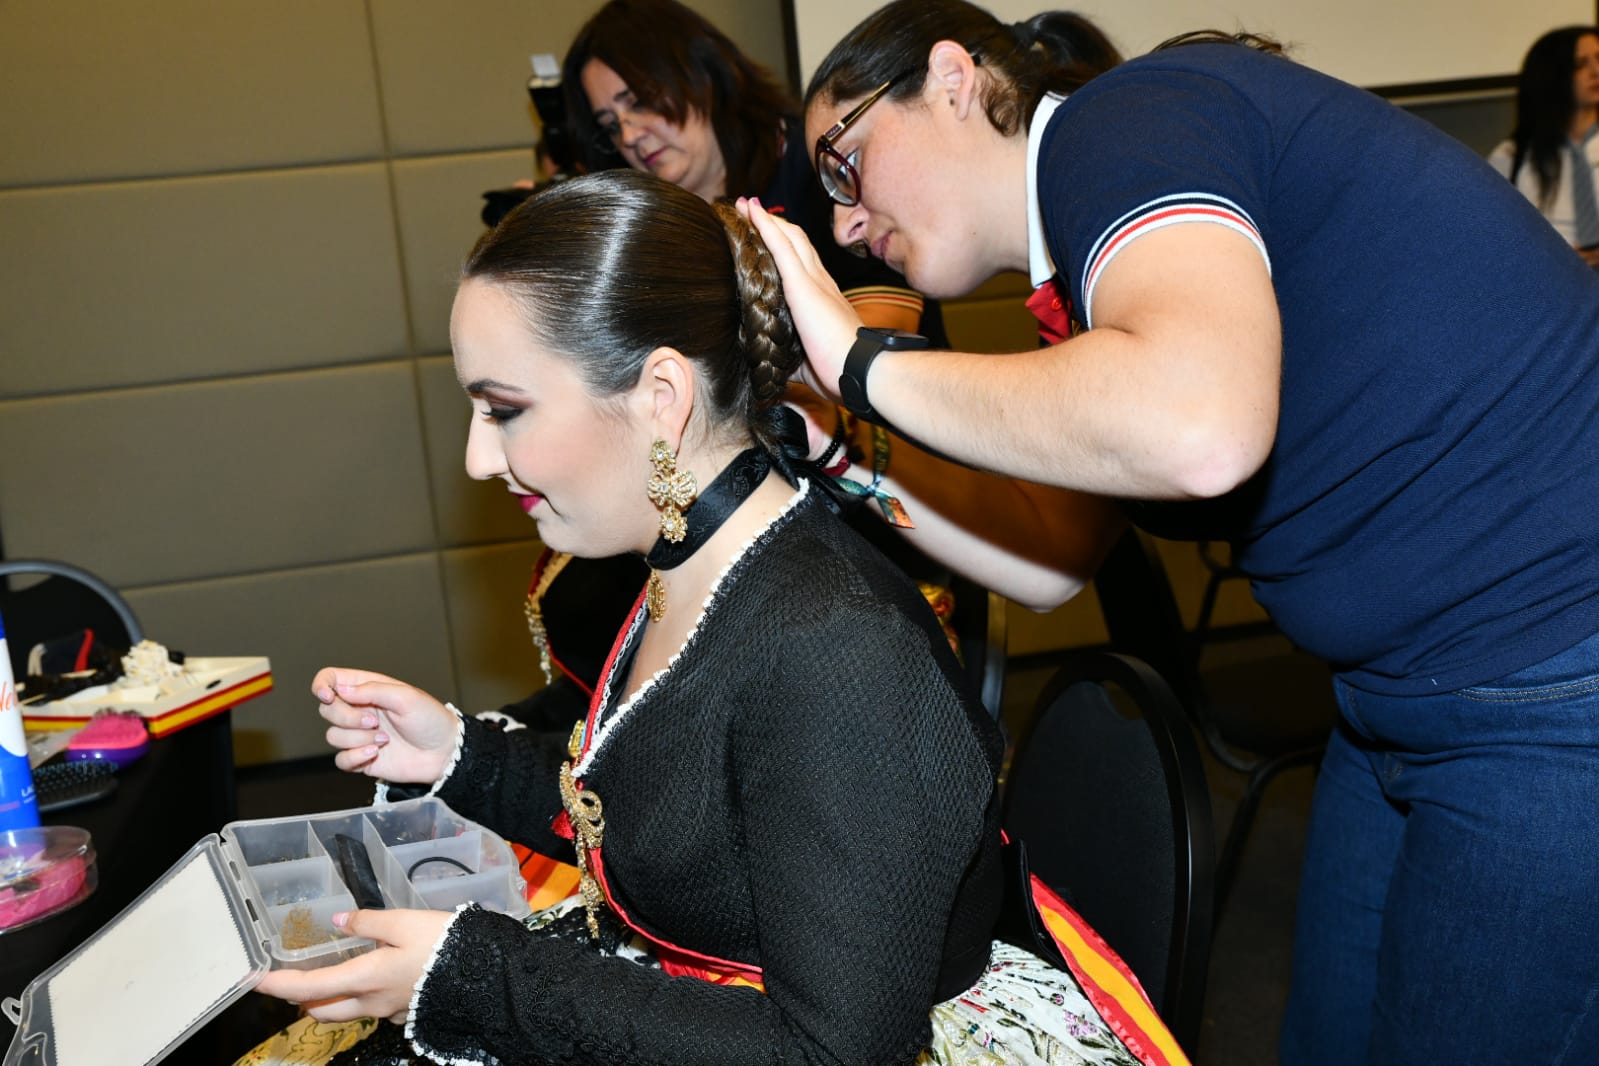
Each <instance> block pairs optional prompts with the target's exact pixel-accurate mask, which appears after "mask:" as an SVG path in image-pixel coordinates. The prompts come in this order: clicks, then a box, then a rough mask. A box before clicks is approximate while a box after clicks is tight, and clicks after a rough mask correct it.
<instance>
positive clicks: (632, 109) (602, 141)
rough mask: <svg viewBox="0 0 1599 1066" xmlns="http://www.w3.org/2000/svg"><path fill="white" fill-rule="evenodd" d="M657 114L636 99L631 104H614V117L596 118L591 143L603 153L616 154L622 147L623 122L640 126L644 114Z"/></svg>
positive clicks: (597, 150) (596, 149)
mask: <svg viewBox="0 0 1599 1066" xmlns="http://www.w3.org/2000/svg"><path fill="white" fill-rule="evenodd" d="M629 95H631V94H629ZM655 114H656V112H655V110H654V109H653V108H650V107H647V106H646V105H644V104H641V103H639V102H638V101H637V100H636V99H635V100H634V101H633V102H632V103H631V104H613V105H612V117H610V118H607V119H604V120H600V119H596V120H595V127H596V128H595V131H594V136H593V139H592V140H590V141H589V143H590V144H591V145H593V147H594V150H595V151H596V152H599V153H600V154H602V155H615V154H616V153H617V152H619V151H621V149H622V135H623V131H622V124H623V123H624V122H626V123H629V124H631V125H633V126H638V125H639V123H640V121H641V118H642V116H652V117H653V116H654V115H655Z"/></svg>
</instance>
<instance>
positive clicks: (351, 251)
mask: <svg viewBox="0 0 1599 1066" xmlns="http://www.w3.org/2000/svg"><path fill="white" fill-rule="evenodd" d="M0 154H3V153H0ZM0 249H4V252H3V257H0V291H3V292H4V293H5V299H4V300H0V352H4V353H5V358H4V360H3V362H0V397H6V396H17V395H30V394H32V395H37V394H39V393H46V392H63V391H67V390H72V389H93V388H105V387H107V386H114V385H133V384H145V383H151V382H157V381H172V380H181V379H190V378H209V377H221V376H225V375H229V374H240V373H251V372H256V371H263V370H277V369H290V368H298V367H305V366H317V365H323V364H327V363H347V362H352V361H355V360H361V359H372V358H378V357H388V356H394V355H402V354H406V353H407V352H408V348H407V343H406V326H405V313H404V309H403V296H402V293H401V288H400V271H399V265H398V255H397V249H396V244H395V236H394V226H393V219H392V213H391V210H390V206H389V193H388V187H387V182H386V180H385V175H384V169H383V167H382V166H381V165H375V164H374V165H370V166H352V167H328V168H317V169H308V170H294V171H274V172H270V173H263V174H252V175H243V176H233V177H212V178H193V179H183V180H174V181H157V182H135V183H131V184H121V185H83V186H73V187H67V188H58V189H37V190H21V191H13V192H0Z"/></svg>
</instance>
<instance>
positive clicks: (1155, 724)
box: [1004, 650, 1215, 1053]
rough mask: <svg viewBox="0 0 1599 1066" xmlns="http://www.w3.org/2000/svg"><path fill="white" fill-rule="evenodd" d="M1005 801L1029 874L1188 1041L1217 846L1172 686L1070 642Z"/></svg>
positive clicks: (1197, 1012)
mask: <svg viewBox="0 0 1599 1066" xmlns="http://www.w3.org/2000/svg"><path fill="white" fill-rule="evenodd" d="M1004 803H1005V809H1004V823H1005V828H1006V831H1007V833H1008V834H1009V835H1010V836H1011V837H1012V839H1016V840H1020V841H1022V842H1023V843H1024V844H1025V845H1026V848H1027V855H1028V861H1029V865H1030V867H1031V869H1032V872H1033V873H1035V874H1037V875H1038V876H1039V877H1040V878H1041V879H1042V880H1043V881H1044V882H1045V883H1046V884H1048V885H1049V886H1050V887H1051V888H1053V889H1054V890H1055V891H1056V892H1058V893H1060V894H1061V896H1062V897H1063V898H1065V899H1066V901H1067V902H1068V903H1070V904H1071V905H1072V906H1073V907H1074V908H1076V910H1077V911H1078V913H1080V914H1081V915H1082V916H1083V917H1084V919H1086V920H1087V921H1088V923H1089V924H1090V925H1092V926H1093V927H1094V928H1095V929H1096V930H1098V931H1099V933H1100V935H1102V936H1103V937H1104V938H1105V940H1106V942H1107V943H1108V944H1110V946H1111V947H1112V948H1114V949H1115V950H1116V952H1117V953H1118V954H1119V955H1120V956H1121V957H1122V959H1123V960H1124V961H1125V962H1126V963H1127V965H1128V966H1129V967H1130V968H1131V969H1132V971H1133V973H1134V974H1136V975H1137V976H1138V979H1139V982H1140V983H1141V984H1142V985H1143V986H1144V990H1145V992H1146V993H1148V995H1149V997H1150V1000H1151V1001H1152V1002H1153V1003H1154V1004H1155V1007H1156V1009H1157V1010H1158V1011H1159V1012H1160V1014H1161V1017H1162V1018H1163V1019H1164V1020H1165V1022H1166V1024H1167V1026H1168V1027H1169V1028H1170V1029H1171V1030H1172V1032H1173V1034H1174V1035H1175V1036H1176V1037H1177V1039H1178V1041H1179V1043H1181V1044H1182V1045H1183V1047H1185V1048H1186V1049H1188V1051H1189V1052H1190V1053H1192V1052H1193V1051H1194V1050H1195V1048H1196V1046H1197V1041H1198V1038H1199V1026H1200V1020H1201V1017H1202V1012H1203V1007H1204V990H1205V971H1206V967H1207V966H1208V964H1209V959H1210V939H1211V923H1212V920H1213V914H1212V898H1213V891H1214V885H1213V882H1214V876H1215V850H1214V848H1215V844H1214V834H1213V830H1212V824H1211V813H1210V794H1209V792H1208V790H1207V788H1206V785H1205V773H1204V766H1203V764H1202V763H1201V761H1200V756H1199V749H1198V746H1197V745H1196V744H1195V741H1194V737H1193V732H1192V730H1191V728H1190V726H1189V724H1188V721H1187V719H1186V717H1185V716H1184V713H1183V711H1182V709H1181V707H1179V705H1178V703H1177V700H1176V698H1175V697H1174V696H1173V695H1172V692H1171V689H1170V688H1169V687H1168V686H1167V685H1166V683H1165V682H1164V681H1163V680H1162V679H1161V677H1160V675H1159V674H1157V673H1156V672H1155V671H1154V670H1153V669H1151V668H1150V667H1149V666H1148V664H1146V663H1143V662H1140V661H1138V660H1136V659H1133V658H1130V657H1128V656H1124V655H1116V654H1112V653H1109V652H1100V651H1091V650H1089V651H1074V652H1071V653H1069V654H1068V656H1067V658H1066V660H1065V662H1064V663H1063V664H1062V665H1061V666H1060V668H1059V669H1058V670H1057V671H1056V673H1055V674H1054V676H1053V677H1052V678H1051V679H1050V681H1049V683H1048V684H1047V685H1046V686H1045V688H1044V691H1043V694H1042V695H1041V696H1040V698H1039V702H1038V710H1037V713H1036V715H1035V716H1034V718H1033V721H1032V723H1031V725H1030V726H1029V727H1028V729H1027V731H1026V733H1025V735H1023V736H1022V737H1021V739H1020V740H1019V742H1018V744H1017V747H1016V754H1015V758H1014V760H1013V761H1012V764H1011V768H1010V771H1009V774H1008V776H1007V779H1006V785H1005V800H1004Z"/></svg>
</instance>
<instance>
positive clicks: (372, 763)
mask: <svg viewBox="0 0 1599 1066" xmlns="http://www.w3.org/2000/svg"><path fill="white" fill-rule="evenodd" d="M311 691H312V693H313V694H315V696H316V698H317V700H318V701H319V702H320V703H321V708H320V710H321V714H322V717H323V718H325V719H326V720H327V722H328V731H327V739H328V743H329V744H330V745H332V746H333V747H335V748H337V749H339V753H338V755H337V756H335V757H334V760H333V761H334V763H335V764H336V765H337V766H338V767H339V769H341V770H348V771H350V772H351V773H359V774H366V775H367V776H369V777H380V778H382V779H383V780H385V781H394V782H397V783H406V784H424V785H425V784H432V783H433V782H435V781H437V780H438V779H439V777H440V775H442V774H443V773H444V768H445V767H446V766H448V765H449V762H450V758H451V756H453V755H454V754H455V746H456V742H457V739H458V738H459V735H460V728H461V726H460V722H459V720H458V719H457V718H456V715H455V713H454V712H453V711H451V710H450V709H449V708H448V707H446V706H444V704H442V703H440V702H439V701H438V700H436V699H434V698H433V697H432V696H429V695H428V694H427V693H426V692H423V691H422V690H421V689H419V688H415V687H413V686H411V685H407V684H405V683H404V682H403V681H396V680H395V679H394V678H392V677H387V676H385V675H383V674H374V673H371V672H369V671H366V670H346V669H343V668H339V667H326V668H324V669H322V670H319V671H317V675H316V677H315V678H313V679H312V681H311Z"/></svg>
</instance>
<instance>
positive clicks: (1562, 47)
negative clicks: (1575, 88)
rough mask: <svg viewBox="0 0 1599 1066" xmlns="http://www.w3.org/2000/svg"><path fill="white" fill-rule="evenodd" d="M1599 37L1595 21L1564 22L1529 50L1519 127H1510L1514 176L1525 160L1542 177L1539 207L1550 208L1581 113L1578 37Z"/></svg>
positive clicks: (1519, 94) (1520, 84) (1519, 86)
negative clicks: (1573, 120) (1574, 79)
mask: <svg viewBox="0 0 1599 1066" xmlns="http://www.w3.org/2000/svg"><path fill="white" fill-rule="evenodd" d="M1591 36H1599V28H1595V27H1593V26H1564V27H1562V28H1560V29H1558V30H1550V31H1549V32H1548V33H1546V34H1544V35H1543V36H1542V37H1540V38H1538V39H1537V40H1536V41H1534V42H1533V44H1532V47H1531V48H1529V49H1527V57H1526V58H1525V59H1523V60H1522V62H1521V74H1520V76H1519V77H1518V78H1517V79H1516V128H1515V129H1513V130H1512V131H1511V132H1510V139H1511V141H1512V142H1513V143H1514V145H1515V155H1514V157H1513V158H1512V160H1511V164H1510V180H1511V181H1515V180H1516V175H1518V174H1520V173H1521V168H1522V167H1523V166H1525V165H1526V164H1527V163H1529V162H1530V163H1531V164H1532V170H1533V173H1534V174H1536V175H1537V176H1538V206H1539V207H1540V208H1542V209H1544V210H1547V209H1548V207H1549V204H1550V203H1551V202H1552V201H1553V200H1554V198H1555V187H1556V185H1557V183H1558V179H1559V177H1560V167H1561V164H1562V161H1561V158H1560V150H1561V148H1562V147H1563V146H1564V145H1565V143H1566V138H1567V137H1568V136H1569V135H1570V134H1569V131H1570V128H1571V118H1572V116H1573V115H1575V114H1576V113H1577V99H1576V97H1575V95H1573V93H1572V80H1571V79H1572V76H1573V75H1574V74H1575V72H1576V62H1577V42H1579V41H1581V40H1582V39H1583V38H1584V37H1591Z"/></svg>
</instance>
